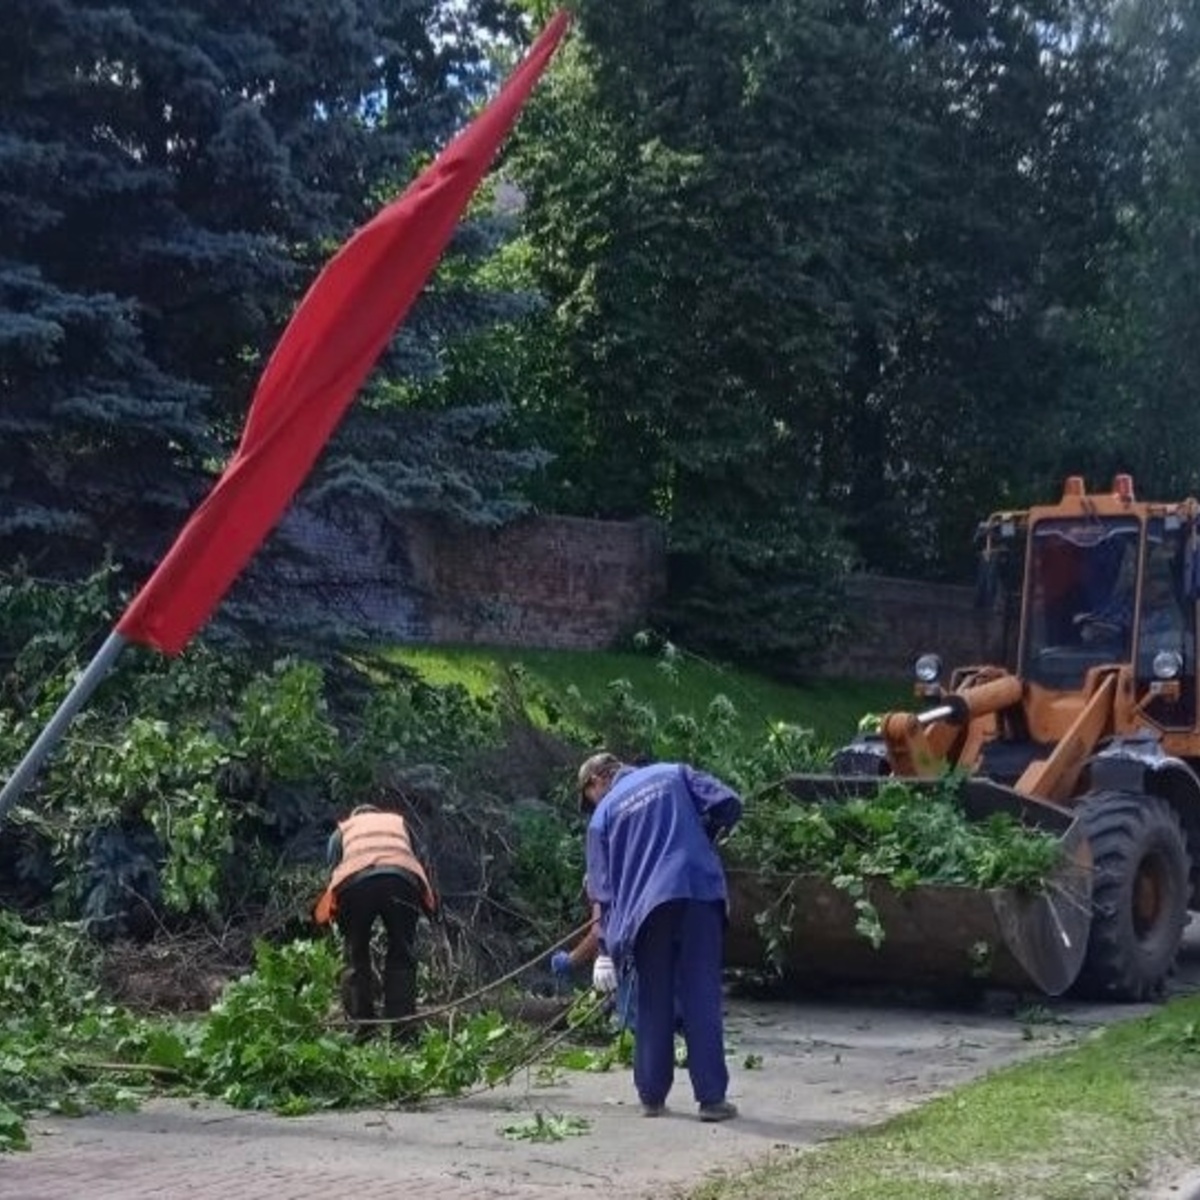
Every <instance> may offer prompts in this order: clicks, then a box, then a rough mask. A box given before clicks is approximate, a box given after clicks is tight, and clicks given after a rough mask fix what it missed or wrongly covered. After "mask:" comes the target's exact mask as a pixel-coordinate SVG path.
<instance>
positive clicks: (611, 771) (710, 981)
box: [578, 753, 742, 1121]
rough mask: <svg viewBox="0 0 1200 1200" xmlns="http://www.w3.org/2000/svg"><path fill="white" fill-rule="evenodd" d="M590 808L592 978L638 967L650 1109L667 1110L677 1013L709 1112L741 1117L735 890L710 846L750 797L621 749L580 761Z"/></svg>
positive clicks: (707, 1115) (611, 986)
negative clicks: (733, 1008) (726, 1019)
mask: <svg viewBox="0 0 1200 1200" xmlns="http://www.w3.org/2000/svg"><path fill="white" fill-rule="evenodd" d="M578 782H579V793H580V803H581V804H582V805H583V806H585V808H589V809H590V810H591V817H590V819H589V821H588V829H587V875H588V888H589V891H590V893H591V897H592V899H593V900H594V901H595V903H596V904H597V905H599V909H600V946H599V951H600V952H599V954H598V955H597V957H596V961H595V964H594V966H593V969H592V981H593V985H594V986H595V987H596V988H598V989H599V990H601V991H613V990H615V988H616V986H617V979H618V976H619V974H620V968H621V967H623V966H625V965H626V964H628V963H630V962H632V965H633V967H634V969H635V970H636V972H637V980H638V994H637V1039H636V1042H635V1045H634V1056H633V1079H634V1085H635V1086H636V1088H637V1092H638V1098H639V1099H640V1100H641V1102H642V1112H643V1113H644V1114H645V1115H646V1116H650V1117H654V1116H659V1115H661V1114H662V1113H663V1111H664V1110H665V1107H666V1100H667V1094H668V1092H670V1090H671V1084H672V1082H673V1080H674V1075H675V1022H676V1010H677V1009H678V1013H679V1016H680V1017H681V1018H682V1024H683V1036H684V1041H685V1042H686V1043H687V1054H688V1074H689V1075H690V1076H691V1082H692V1091H693V1094H694V1095H695V1099H696V1103H697V1104H698V1105H699V1112H700V1119H701V1120H702V1121H725V1120H728V1119H729V1118H730V1117H734V1116H736V1115H737V1108H736V1106H735V1105H733V1104H732V1103H730V1101H729V1100H728V1099H727V1097H726V1092H727V1091H728V1088H729V1069H728V1067H727V1066H726V1064H725V1035H724V1025H723V1016H722V994H721V967H722V960H723V957H724V942H725V923H726V905H727V892H726V887H725V871H724V868H723V867H722V865H721V859H720V856H719V855H718V854H717V851H716V849H715V847H714V845H713V843H714V841H715V840H716V838H717V836H718V835H719V834H720V833H721V832H723V831H725V830H729V829H732V828H733V826H734V825H735V824H736V823H737V821H738V819H739V818H740V817H741V815H742V800H741V797H740V796H739V795H738V794H737V793H736V792H735V791H733V790H732V789H731V788H729V787H728V786H726V785H725V784H724V783H722V782H721V781H720V780H719V779H717V778H716V777H715V776H713V775H709V774H706V773H705V772H703V771H698V770H696V769H695V768H694V767H691V766H689V765H687V764H686V763H652V764H650V765H649V766H644V767H631V766H628V765H626V764H625V763H623V762H621V761H620V759H618V758H616V757H615V756H614V755H612V754H608V753H600V754H594V755H592V756H591V757H590V758H589V759H588V760H587V761H586V762H585V763H584V764H583V765H582V766H581V767H580V768H579V777H578Z"/></svg>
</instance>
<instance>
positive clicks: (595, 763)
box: [579, 750, 623, 796]
mask: <svg viewBox="0 0 1200 1200" xmlns="http://www.w3.org/2000/svg"><path fill="white" fill-rule="evenodd" d="M622 765H623V764H622V762H621V760H620V759H619V758H618V757H617V756H616V755H615V754H610V753H609V752H608V751H607V750H601V751H600V753H599V754H593V755H592V756H591V758H589V759H586V760H585V761H584V763H583V766H581V767H580V768H579V793H580V795H581V796H582V795H583V789H584V788H585V787H587V785H588V784H589V783H591V782H592V780H593V779H598V778H599V777H600V776H601V775H611V774H612V773H613V772H614V771H617V770H620V768H621V766H622Z"/></svg>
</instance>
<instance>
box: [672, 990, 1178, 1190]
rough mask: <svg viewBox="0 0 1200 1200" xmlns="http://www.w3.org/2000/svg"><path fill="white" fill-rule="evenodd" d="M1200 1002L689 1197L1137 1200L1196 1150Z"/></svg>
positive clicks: (1117, 1028)
mask: <svg viewBox="0 0 1200 1200" xmlns="http://www.w3.org/2000/svg"><path fill="white" fill-rule="evenodd" d="M1198 1072H1200V997H1189V998H1187V999H1181V1000H1177V1001H1174V1002H1172V1003H1171V1004H1169V1005H1168V1006H1166V1007H1165V1008H1163V1009H1162V1010H1160V1011H1159V1012H1157V1013H1155V1014H1154V1015H1152V1016H1150V1017H1148V1018H1142V1019H1136V1020H1131V1021H1128V1022H1124V1023H1122V1024H1119V1025H1114V1026H1110V1027H1108V1028H1106V1029H1104V1030H1103V1031H1102V1032H1100V1033H1099V1034H1097V1035H1094V1036H1093V1037H1091V1038H1089V1039H1088V1040H1087V1041H1086V1042H1084V1043H1082V1044H1081V1045H1079V1046H1077V1047H1075V1048H1073V1049H1071V1050H1068V1051H1064V1052H1060V1053H1057V1054H1053V1055H1050V1056H1048V1057H1046V1058H1042V1059H1038V1060H1036V1061H1034V1062H1028V1063H1023V1064H1021V1065H1018V1066H1014V1067H1008V1068H1006V1069H1004V1070H1001V1071H997V1072H995V1073H994V1074H992V1075H989V1076H987V1077H986V1078H984V1079H981V1080H978V1081H977V1082H975V1083H973V1084H969V1085H967V1086H966V1087H963V1088H960V1089H958V1090H956V1091H954V1092H952V1093H951V1094H950V1095H948V1096H945V1097H943V1098H941V1099H938V1100H935V1101H933V1102H931V1103H929V1104H927V1105H925V1106H923V1107H922V1108H919V1109H917V1110H915V1111H913V1112H911V1113H907V1114H905V1115H904V1116H901V1117H897V1118H894V1119H893V1120H891V1121H889V1122H887V1123H886V1124H884V1125H881V1126H878V1127H877V1128H875V1129H872V1130H868V1131H865V1132H863V1133H860V1134H856V1135H852V1136H850V1137H846V1138H843V1139H841V1140H839V1141H836V1142H831V1143H828V1144H826V1145H824V1146H822V1147H819V1148H818V1149H816V1150H814V1151H811V1152H808V1153H801V1154H799V1155H796V1156H792V1157H789V1158H786V1159H778V1160H776V1161H774V1162H771V1163H768V1164H767V1165H765V1166H763V1167H761V1168H760V1169H758V1170H755V1171H752V1172H750V1173H748V1174H742V1175H735V1176H731V1177H728V1178H724V1179H720V1180H717V1181H714V1182H712V1183H708V1184H705V1185H704V1186H702V1187H701V1188H699V1189H697V1190H695V1191H693V1192H691V1193H689V1197H690V1200H734V1198H735V1197H737V1198H738V1200H742V1198H745V1200H791V1198H792V1197H796V1196H803V1197H804V1198H805V1200H1013V1198H1015V1197H1020V1198H1021V1200H1132V1198H1133V1197H1135V1196H1138V1195H1140V1194H1142V1192H1141V1189H1142V1188H1144V1186H1145V1185H1146V1184H1147V1183H1148V1182H1149V1181H1150V1180H1151V1179H1152V1178H1153V1171H1154V1167H1155V1164H1161V1163H1167V1162H1170V1161H1173V1160H1176V1159H1178V1160H1180V1161H1186V1158H1185V1156H1187V1155H1188V1154H1189V1153H1194V1148H1195V1147H1196V1145H1197V1144H1200V1104H1198V1103H1197V1085H1196V1079H1197V1074H1198Z"/></svg>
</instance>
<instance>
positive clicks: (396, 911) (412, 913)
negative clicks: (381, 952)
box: [337, 871, 421, 1032]
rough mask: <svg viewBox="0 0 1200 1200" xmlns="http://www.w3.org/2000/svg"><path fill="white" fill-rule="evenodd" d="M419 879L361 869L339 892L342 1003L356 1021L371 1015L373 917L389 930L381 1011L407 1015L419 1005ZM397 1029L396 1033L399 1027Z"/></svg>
mask: <svg viewBox="0 0 1200 1200" xmlns="http://www.w3.org/2000/svg"><path fill="white" fill-rule="evenodd" d="M420 916H421V883H420V880H418V879H417V878H416V877H415V876H413V875H410V874H408V873H407V872H404V873H400V872H395V871H364V872H363V873H361V874H359V875H354V876H352V877H351V878H350V880H349V881H348V882H347V883H344V884H342V886H341V887H340V888H338V892H337V923H338V928H339V929H340V930H341V931H342V936H343V938H344V939H345V942H346V970H345V972H344V974H343V976H342V1004H343V1005H344V1007H345V1009H346V1015H347V1016H348V1017H350V1018H351V1019H352V1020H355V1021H369V1020H372V1019H373V1018H374V1016H375V976H374V971H373V970H372V967H371V930H372V929H373V928H374V926H375V921H376V919H377V918H381V919H382V920H383V927H384V931H385V933H386V934H387V954H386V957H385V959H384V966H383V1015H384V1017H386V1018H387V1019H389V1020H396V1019H397V1018H399V1017H410V1016H412V1014H413V1013H414V1012H416V1009H417V954H416V940H417V921H418V920H419V919H420ZM398 1032H399V1031H398Z"/></svg>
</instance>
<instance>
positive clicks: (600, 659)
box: [391, 646, 913, 745]
mask: <svg viewBox="0 0 1200 1200" xmlns="http://www.w3.org/2000/svg"><path fill="white" fill-rule="evenodd" d="M391 657H394V658H396V659H398V660H399V661H401V662H403V663H405V664H407V665H408V666H410V667H412V668H413V669H414V670H416V671H417V672H419V674H420V675H421V677H422V678H424V679H426V680H427V681H428V682H429V683H432V684H451V683H458V684H461V685H462V686H463V687H465V688H466V689H467V690H468V691H470V692H471V693H472V694H475V695H480V694H483V693H486V692H488V691H490V690H491V689H492V688H494V687H495V686H496V685H497V684H498V683H499V682H500V680H501V678H502V676H503V672H504V670H505V669H506V668H509V667H512V666H514V665H516V664H520V666H521V667H522V668H523V669H524V671H525V672H526V673H527V674H528V675H529V676H530V677H531V678H532V679H533V680H535V681H536V682H537V683H538V684H539V685H540V686H541V687H542V688H544V689H545V690H546V691H547V692H549V693H550V694H551V695H554V696H559V697H565V696H566V695H567V693H568V690H569V689H570V688H572V687H575V688H577V689H578V691H579V693H580V695H581V696H582V697H583V698H584V699H585V700H586V701H589V702H592V703H595V702H598V701H600V700H601V699H602V698H603V696H604V694H605V690H606V689H607V687H608V686H609V684H611V683H612V682H614V681H615V680H619V679H625V680H628V681H629V683H630V684H631V685H632V686H633V689H634V693H635V694H636V695H637V697H638V698H639V699H640V700H642V701H644V702H646V703H648V704H650V705H651V706H652V707H653V708H654V709H655V710H656V711H657V712H659V713H660V714H664V715H665V714H670V713H675V712H678V713H687V714H690V715H692V716H697V717H699V716H702V715H703V713H704V711H705V709H706V708H707V707H708V704H709V703H710V702H711V701H712V700H713V698H714V697H715V696H717V695H724V696H726V697H727V698H728V699H729V700H730V701H731V702H732V703H733V705H734V707H735V709H736V710H737V714H738V721H739V724H740V725H741V728H742V730H743V732H744V733H746V734H747V735H748V736H749V737H750V738H752V739H754V740H757V739H758V738H760V737H761V736H762V734H764V733H765V731H766V730H767V728H768V727H769V726H770V725H771V724H772V723H774V722H776V721H784V722H787V723H789V724H793V725H800V726H803V727H804V728H807V729H812V730H813V731H814V732H815V733H816V734H817V736H818V738H819V739H820V740H821V741H823V742H826V743H828V744H830V745H840V744H842V743H843V742H845V741H848V740H849V739H850V738H851V737H852V736H853V734H854V731H855V729H856V728H857V726H858V722H859V719H860V718H861V717H862V716H863V715H864V714H865V713H868V712H881V711H887V710H891V709H895V708H909V707H911V705H912V704H913V695H912V687H911V684H910V683H909V682H908V681H906V680H895V681H880V682H863V681H858V680H816V681H813V682H811V683H808V684H805V685H802V686H792V685H788V684H782V683H777V682H774V681H772V680H769V679H765V678H763V677H762V676H759V675H754V674H752V673H750V672H748V671H742V670H738V669H735V668H732V667H725V666H722V665H720V664H718V663H712V662H709V661H707V660H704V659H701V658H697V657H694V656H690V655H679V656H677V657H675V658H673V659H671V660H664V659H663V657H662V656H656V655H654V654H651V653H649V652H647V653H636V652H632V651H631V652H626V653H622V652H617V651H571V650H516V649H508V648H493V647H478V646H459V647H454V646H406V647H401V648H398V649H396V650H395V651H393V652H392V654H391Z"/></svg>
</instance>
